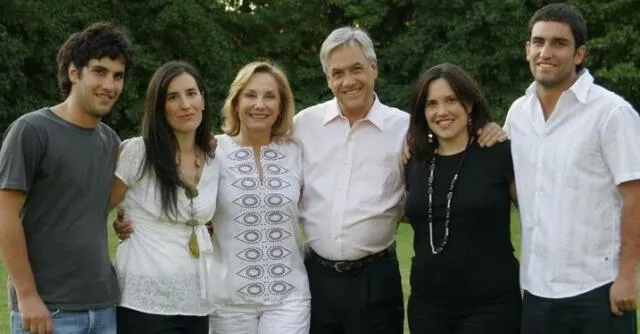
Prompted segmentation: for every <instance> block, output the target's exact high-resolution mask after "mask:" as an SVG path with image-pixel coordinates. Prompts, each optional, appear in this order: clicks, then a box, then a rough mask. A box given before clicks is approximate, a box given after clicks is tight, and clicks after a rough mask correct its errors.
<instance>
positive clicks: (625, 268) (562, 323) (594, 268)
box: [505, 4, 640, 334]
mask: <svg viewBox="0 0 640 334" xmlns="http://www.w3.org/2000/svg"><path fill="white" fill-rule="evenodd" d="M529 30H530V39H529V41H527V44H526V51H527V59H528V61H529V63H530V68H531V73H532V74H533V76H534V78H535V82H534V83H532V84H531V86H530V87H529V88H528V89H527V91H526V94H525V96H523V97H521V98H519V99H518V100H516V101H515V102H514V103H513V105H512V106H511V109H510V110H509V113H508V116H507V120H506V123H505V129H506V130H507V133H508V135H509V137H510V138H511V143H512V144H511V145H512V156H513V160H514V170H515V177H516V185H517V192H518V202H519V205H520V214H521V222H522V259H521V271H520V276H521V285H522V288H523V289H524V290H525V293H524V301H523V322H522V328H523V331H522V333H525V334H538V333H540V334H542V333H545V334H546V333H553V334H565V333H567V334H568V333H584V334H587V333H594V334H595V333H598V334H601V333H607V334H618V333H620V334H622V333H625V334H632V333H636V332H637V329H636V324H635V322H636V314H635V308H636V297H637V286H636V284H637V283H636V282H637V281H636V279H637V276H636V275H637V272H636V270H637V267H638V260H639V258H640V149H639V148H640V117H638V114H637V113H636V112H635V110H633V108H632V107H631V105H630V104H629V103H628V102H626V101H624V100H623V99H622V98H621V97H619V96H618V95H615V94H614V93H612V92H610V91H608V90H606V89H604V88H602V87H600V86H598V85H595V84H594V83H593V77H592V76H591V74H590V73H589V72H588V71H587V70H586V69H582V61H583V59H584V57H585V54H586V46H585V40H586V24H585V23H584V21H583V18H582V16H581V14H580V12H579V11H578V10H577V9H576V8H574V7H572V6H570V5H567V4H553V5H548V6H545V7H543V8H542V9H540V10H539V11H537V12H536V13H535V14H534V15H533V17H532V18H531V21H530V23H529Z"/></svg>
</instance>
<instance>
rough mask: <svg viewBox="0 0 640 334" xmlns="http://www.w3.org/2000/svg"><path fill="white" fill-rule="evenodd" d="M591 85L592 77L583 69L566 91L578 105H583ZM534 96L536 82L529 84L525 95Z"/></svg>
mask: <svg viewBox="0 0 640 334" xmlns="http://www.w3.org/2000/svg"><path fill="white" fill-rule="evenodd" d="M592 84H593V76H591V73H589V70H587V69H586V68H585V69H582V70H581V71H580V72H578V79H577V80H576V82H574V83H573V85H571V87H569V89H568V90H567V91H570V92H572V93H573V95H574V96H575V97H576V99H578V101H580V103H585V102H587V94H589V88H591V85H592ZM535 94H537V93H536V82H535V81H534V82H532V83H531V85H529V87H527V90H526V92H525V95H527V96H530V95H535Z"/></svg>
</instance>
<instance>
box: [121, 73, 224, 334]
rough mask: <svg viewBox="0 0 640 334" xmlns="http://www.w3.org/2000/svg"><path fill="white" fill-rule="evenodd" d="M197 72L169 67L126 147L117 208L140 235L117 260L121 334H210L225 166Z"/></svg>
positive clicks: (152, 87)
mask: <svg viewBox="0 0 640 334" xmlns="http://www.w3.org/2000/svg"><path fill="white" fill-rule="evenodd" d="M204 94H205V87H204V82H203V80H202V77H201V76H200V74H199V73H198V72H197V70H196V69H195V68H193V67H192V66H191V65H189V64H187V63H184V62H169V63H166V64H165V65H163V66H162V67H160V68H159V69H158V70H157V71H156V73H155V74H154V75H153V77H152V79H151V82H150V83H149V87H148V89H147V93H146V98H145V105H144V116H143V122H142V123H143V125H142V137H136V138H133V139H131V140H129V141H127V142H126V144H123V146H124V148H123V149H122V150H121V152H120V156H119V159H118V165H117V169H116V173H115V175H116V178H115V179H114V185H113V191H112V203H117V202H120V201H121V200H122V203H121V207H123V208H124V212H125V219H126V220H128V221H130V222H131V224H132V225H133V226H134V228H135V233H134V234H132V235H131V237H130V238H128V239H127V240H124V241H123V242H122V243H121V244H120V245H119V246H118V251H117V254H116V259H115V268H116V272H117V274H118V279H119V283H120V288H121V291H122V300H121V303H120V305H119V307H118V310H117V321H118V333H120V334H127V333H146V334H151V333H166V332H167V330H171V333H190V334H206V333H207V332H208V323H209V322H208V318H207V315H208V314H209V313H211V312H212V310H213V305H212V302H211V297H210V295H211V292H210V285H209V279H210V278H209V276H210V275H209V274H210V270H211V266H212V263H213V245H212V244H211V239H210V237H209V234H208V232H207V229H206V227H205V226H204V225H205V223H207V222H209V221H210V220H211V218H212V217H213V214H214V211H215V208H216V205H215V204H216V195H217V192H218V178H219V175H220V161H219V160H220V159H218V158H214V152H213V151H212V149H211V148H210V145H209V138H210V134H209V133H210V132H209V131H210V129H211V115H210V114H209V111H208V109H207V107H206V104H205V100H204Z"/></svg>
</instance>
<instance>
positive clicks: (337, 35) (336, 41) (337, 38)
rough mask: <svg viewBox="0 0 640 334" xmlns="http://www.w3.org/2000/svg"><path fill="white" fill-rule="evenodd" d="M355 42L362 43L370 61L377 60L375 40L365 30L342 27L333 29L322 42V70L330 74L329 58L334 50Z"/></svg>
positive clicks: (365, 54)
mask: <svg viewBox="0 0 640 334" xmlns="http://www.w3.org/2000/svg"><path fill="white" fill-rule="evenodd" d="M354 42H355V43H358V44H359V45H360V48H362V52H363V53H364V56H365V58H367V60H368V61H369V62H372V61H376V51H375V50H374V49H373V42H372V41H371V37H369V35H368V34H367V33H366V32H365V31H364V30H362V29H359V28H353V27H341V28H338V29H336V30H334V31H332V32H331V33H330V34H329V36H327V38H326V39H325V40H324V42H322V47H321V48H320V63H321V64H322V71H324V73H325V74H327V75H328V73H327V59H328V58H329V54H331V52H332V51H333V50H335V49H336V48H338V47H340V46H343V45H346V44H350V43H354Z"/></svg>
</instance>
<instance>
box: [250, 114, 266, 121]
mask: <svg viewBox="0 0 640 334" xmlns="http://www.w3.org/2000/svg"><path fill="white" fill-rule="evenodd" d="M249 117H250V118H253V119H260V120H262V119H267V118H268V117H269V115H267V114H256V113H249Z"/></svg>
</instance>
